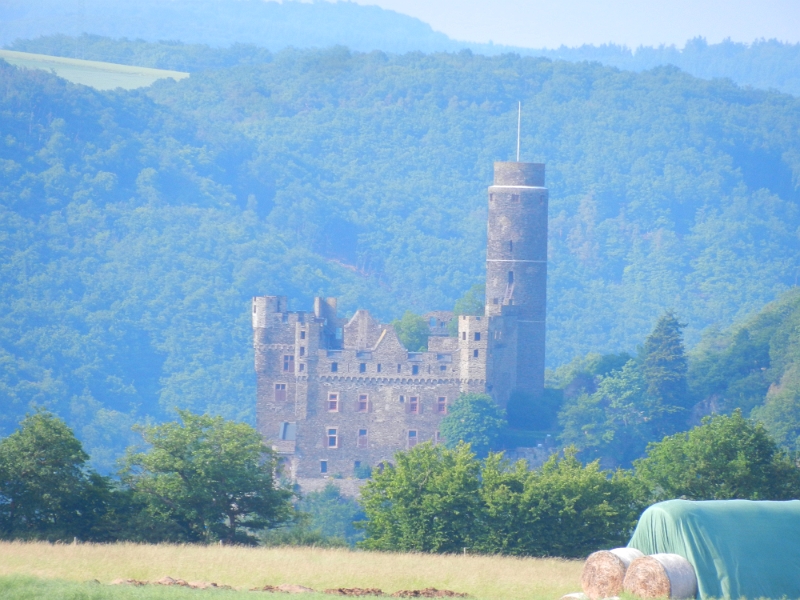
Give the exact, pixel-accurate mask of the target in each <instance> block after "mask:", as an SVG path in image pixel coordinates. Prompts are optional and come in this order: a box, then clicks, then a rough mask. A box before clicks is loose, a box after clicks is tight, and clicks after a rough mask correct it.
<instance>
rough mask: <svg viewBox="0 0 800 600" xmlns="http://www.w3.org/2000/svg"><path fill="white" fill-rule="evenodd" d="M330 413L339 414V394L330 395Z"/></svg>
mask: <svg viewBox="0 0 800 600" xmlns="http://www.w3.org/2000/svg"><path fill="white" fill-rule="evenodd" d="M328 412H339V394H328Z"/></svg>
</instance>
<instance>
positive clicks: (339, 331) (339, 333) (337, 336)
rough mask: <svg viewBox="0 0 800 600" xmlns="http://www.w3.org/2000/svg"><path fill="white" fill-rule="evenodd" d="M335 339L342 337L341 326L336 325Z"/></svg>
mask: <svg viewBox="0 0 800 600" xmlns="http://www.w3.org/2000/svg"><path fill="white" fill-rule="evenodd" d="M336 339H337V340H340V339H342V328H341V327H337V328H336Z"/></svg>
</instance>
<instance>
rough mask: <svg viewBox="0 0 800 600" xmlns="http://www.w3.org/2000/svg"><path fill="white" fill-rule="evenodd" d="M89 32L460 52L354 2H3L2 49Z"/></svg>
mask: <svg viewBox="0 0 800 600" xmlns="http://www.w3.org/2000/svg"><path fill="white" fill-rule="evenodd" d="M84 32H86V33H93V34H98V35H103V36H109V37H127V38H131V39H142V40H147V41H158V40H179V41H181V42H185V43H199V44H208V45H210V46H229V45H231V44H236V43H243V44H255V45H257V46H260V47H264V48H268V49H270V50H280V49H282V48H286V47H287V46H294V47H298V48H308V47H327V46H333V45H337V44H342V45H345V46H348V47H349V48H351V49H353V50H360V51H366V52H368V51H370V50H374V49H379V50H383V51H385V52H409V51H413V50H420V51H423V52H432V51H437V50H456V49H458V48H461V47H462V46H463V45H461V44H458V43H457V42H453V41H452V40H451V39H450V38H448V37H447V36H446V35H444V34H443V33H437V32H435V31H434V30H433V29H431V27H430V25H427V24H425V23H423V22H422V21H420V20H419V19H415V18H413V17H409V16H406V15H401V14H399V13H396V12H394V11H389V10H384V9H382V8H379V7H377V6H361V5H359V4H355V3H351V2H337V3H332V2H314V3H302V2H284V3H277V2H263V1H262V0H159V1H155V0H142V1H137V2H127V1H124V0H63V1H62V0H32V1H31V2H28V1H26V0H8V1H6V2H2V3H0V44H10V43H11V42H13V41H14V40H16V39H20V38H23V39H24V38H33V37H38V36H41V35H51V34H55V33H62V34H68V35H79V34H81V33H84ZM76 52H80V48H76ZM76 58H83V57H81V56H76Z"/></svg>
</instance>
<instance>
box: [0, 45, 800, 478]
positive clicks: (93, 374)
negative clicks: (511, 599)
mask: <svg viewBox="0 0 800 600" xmlns="http://www.w3.org/2000/svg"><path fill="white" fill-rule="evenodd" d="M151 51H152V52H153V53H156V52H157V51H158V48H157V47H155V46H154V47H153V48H151ZM182 52H187V53H191V52H193V50H192V47H185V46H175V47H174V53H175V54H176V55H180V54H181V53H182ZM187 60H188V59H187ZM238 62H241V61H238ZM518 100H521V101H522V105H523V130H522V158H523V160H536V161H542V162H546V163H547V181H548V187H549V188H550V194H551V204H550V267H549V269H550V271H549V273H550V277H549V309H548V311H549V312H548V361H549V364H550V365H551V366H553V367H556V366H558V365H561V364H564V363H567V362H569V361H570V360H571V359H573V358H574V357H576V356H584V355H585V354H586V353H587V352H600V353H610V352H613V353H618V352H621V351H628V352H630V353H632V354H633V353H635V349H636V346H637V345H638V344H641V343H642V342H643V340H644V339H645V337H646V336H647V334H648V333H649V332H650V331H651V330H652V328H653V326H654V324H655V323H656V321H657V319H658V318H659V316H660V315H661V314H662V312H663V311H664V310H665V309H673V310H674V311H675V313H676V314H677V315H678V317H679V318H680V319H681V321H682V322H685V323H686V324H687V326H686V328H685V329H684V330H683V334H684V336H685V339H686V342H687V344H688V345H689V346H690V347H691V346H694V345H695V344H696V343H697V342H698V341H699V340H700V339H701V331H703V330H704V329H706V328H707V327H709V326H712V325H716V326H717V327H718V328H720V330H723V331H725V330H726V328H728V327H729V326H730V325H731V324H732V323H734V322H738V321H741V320H742V319H744V318H745V317H746V316H747V315H749V314H751V313H754V312H755V311H757V310H759V309H760V308H761V307H762V306H763V305H764V304H765V303H767V302H769V301H771V300H772V299H774V298H776V297H777V296H778V294H780V293H781V292H783V291H784V290H786V289H788V288H789V287H791V286H792V285H794V284H795V283H796V278H797V275H798V268H800V265H798V261H799V259H798V257H799V256H800V253H799V252H798V234H797V232H798V226H799V225H800V215H798V210H797V202H798V200H800V192H798V178H799V177H800V148H798V146H797V139H798V137H797V133H798V128H800V101H798V100H797V99H795V98H793V97H791V96H788V95H781V94H778V93H773V92H764V91H756V90H749V89H741V88H739V87H737V86H736V85H734V84H733V83H731V82H727V81H721V80H715V81H703V80H699V79H696V78H693V77H691V76H689V75H687V74H685V73H682V72H681V71H679V70H678V69H676V68H674V67H662V68H657V69H653V70H650V71H645V72H642V73H633V72H620V71H618V70H616V69H613V68H608V67H603V66H601V65H599V64H596V63H595V64H588V63H579V64H572V63H568V62H560V61H555V62H553V61H550V60H546V59H541V58H538V59H537V58H526V57H520V56H516V55H503V56H497V57H485V56H476V55H473V54H471V53H469V52H462V53H459V54H432V55H424V54H420V53H417V54H407V55H403V56H398V55H386V54H383V53H380V52H373V53H369V54H358V53H353V52H350V51H348V50H346V49H345V48H333V49H328V50H313V51H312V50H304V51H301V50H287V51H284V52H281V53H278V54H270V55H265V57H264V62H260V63H256V64H235V65H234V66H230V67H224V68H223V67H222V66H219V67H218V68H213V69H205V70H199V71H196V72H194V73H193V74H192V76H191V77H190V78H189V79H187V80H184V81H181V82H174V81H171V80H170V81H161V82H158V83H157V84H155V85H154V86H153V87H151V88H149V89H146V90H136V91H132V92H123V91H116V92H107V93H100V92H96V91H94V90H91V89H89V88H85V87H80V86H75V85H71V84H67V83H66V82H64V81H63V80H59V79H58V78H56V77H54V76H52V75H50V74H48V73H44V72H34V71H22V70H18V69H16V68H12V67H10V66H8V65H5V64H2V66H0V123H1V124H2V125H1V126H2V129H1V131H2V145H0V170H1V171H2V174H3V175H2V181H3V185H2V188H0V206H1V208H0V210H1V211H2V213H0V214H2V228H0V231H2V237H0V252H1V253H2V257H3V259H2V267H0V268H2V276H0V285H1V286H2V295H0V302H1V303H2V312H1V314H0V360H2V363H3V368H2V370H1V371H0V386H2V389H0V393H2V395H3V399H4V400H3V402H2V405H1V406H2V409H1V412H0V416H1V417H2V427H3V430H4V431H10V430H11V429H13V427H14V425H15V424H16V422H17V420H18V418H19V417H20V415H22V414H23V413H24V412H25V411H26V410H27V409H28V406H29V405H30V403H32V402H33V403H37V404H45V405H48V406H50V407H51V408H52V409H53V410H55V411H56V412H57V413H58V414H60V415H62V416H64V417H65V418H66V419H67V421H68V422H69V424H70V425H71V426H72V427H74V428H75V429H76V431H77V433H78V435H79V436H80V438H81V439H82V440H83V441H84V442H85V444H86V447H87V450H88V452H89V453H90V454H91V456H92V457H93V460H94V462H95V464H96V465H97V466H98V467H100V468H106V469H107V468H110V466H111V465H112V463H113V460H114V458H115V457H116V456H117V453H118V452H119V450H120V449H121V448H123V447H124V446H126V445H127V444H128V443H129V442H130V441H131V440H132V438H131V436H132V434H131V433H129V426H130V424H131V423H133V422H135V421H140V420H142V419H146V418H152V419H155V420H160V419H162V418H164V417H165V416H166V415H168V414H171V411H172V410H173V409H174V408H175V407H179V408H187V409H192V410H195V411H198V412H202V411H206V410H209V411H212V412H214V413H217V414H222V415H225V416H226V417H229V418H237V419H244V420H248V421H252V418H253V412H254V406H255V403H254V383H253V375H252V354H251V349H250V343H251V342H250V324H249V320H248V317H249V314H248V307H249V299H250V297H251V296H253V295H255V294H265V293H272V294H285V295H287V296H289V297H290V298H291V303H292V304H291V306H292V307H293V308H308V307H309V306H310V303H311V299H312V297H313V296H314V295H316V294H324V295H336V296H339V297H340V298H341V304H340V306H341V307H342V310H343V312H345V313H348V312H352V311H353V310H355V308H357V307H365V308H368V309H370V310H372V311H374V313H375V314H376V315H377V316H379V317H380V318H382V319H384V320H389V319H392V318H398V317H400V316H401V315H402V314H403V313H404V311H406V310H412V311H414V312H417V313H421V312H424V311H425V310H430V309H448V308H452V307H453V304H454V302H455V300H456V299H458V298H459V297H460V296H462V294H464V292H466V291H467V290H468V289H469V288H470V287H471V286H473V285H474V284H476V283H480V282H481V280H482V278H483V273H484V266H483V259H484V245H485V220H486V186H487V185H488V184H489V183H490V182H491V169H492V161H494V160H507V159H509V158H511V157H512V153H513V151H514V145H515V133H516V131H515V127H516V107H517V101H518ZM763 393H766V390H764V392H763ZM762 395H763V394H762Z"/></svg>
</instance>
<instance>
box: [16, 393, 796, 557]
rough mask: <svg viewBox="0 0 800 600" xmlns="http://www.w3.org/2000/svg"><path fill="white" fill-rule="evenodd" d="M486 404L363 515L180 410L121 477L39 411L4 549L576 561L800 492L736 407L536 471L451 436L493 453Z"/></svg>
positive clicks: (248, 438)
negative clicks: (221, 550)
mask: <svg viewBox="0 0 800 600" xmlns="http://www.w3.org/2000/svg"><path fill="white" fill-rule="evenodd" d="M486 398H487V397H485V396H483V397H482V396H480V395H472V396H467V395H465V396H462V397H461V398H459V399H458V400H457V401H456V403H455V405H454V407H453V409H454V410H453V412H452V413H451V415H449V416H448V417H447V418H446V421H447V420H448V419H449V421H447V422H445V423H443V431H446V432H447V434H448V435H450V436H451V437H450V438H449V440H448V442H447V444H446V445H432V444H431V443H425V444H421V445H419V446H416V447H415V448H413V449H411V450H409V451H405V452H398V453H397V454H396V455H395V460H394V463H393V464H389V465H386V466H385V467H384V468H383V469H382V470H380V471H378V470H375V471H374V472H373V473H372V478H371V479H370V480H369V481H368V482H367V483H366V485H365V486H364V488H363V491H362V495H361V498H360V499H359V504H358V505H356V504H355V503H354V502H353V501H352V500H348V499H344V498H342V497H341V496H340V495H339V493H338V491H337V490H336V488H335V487H333V486H329V487H328V488H326V489H325V490H323V491H322V492H317V493H313V494H309V495H307V496H306V497H305V498H302V499H301V498H300V497H299V494H298V493H297V491H295V490H293V489H292V488H291V485H290V484H289V482H287V481H286V480H284V479H283V478H282V474H281V470H280V464H279V462H278V460H277V457H276V455H275V454H274V452H273V451H272V450H271V449H270V448H269V447H267V446H266V445H265V444H264V442H263V441H262V439H261V437H260V435H259V434H258V433H257V432H256V431H255V430H254V429H253V428H251V427H250V426H249V425H246V424H242V423H236V422H232V421H227V420H225V419H223V418H222V417H212V416H208V415H195V414H192V413H190V412H188V411H182V412H181V413H180V415H179V417H180V418H179V420H178V421H175V422H169V423H165V424H163V425H157V426H148V427H142V428H140V433H141V434H142V436H143V439H144V441H145V442H146V444H147V447H146V448H145V449H137V448H131V449H129V451H128V452H127V454H126V457H125V460H124V463H123V465H122V468H121V469H120V471H119V474H118V478H116V479H112V478H111V477H107V476H101V475H99V474H98V473H97V472H95V471H93V470H92V469H91V468H90V467H89V466H88V464H87V460H88V456H87V455H86V453H85V452H84V451H83V448H82V447H81V444H80V442H79V441H78V440H77V438H76V437H75V436H74V434H73V433H72V432H71V431H70V429H69V428H68V427H67V425H66V424H65V423H64V422H63V421H62V420H61V419H59V418H58V417H56V416H55V415H53V414H52V413H49V412H47V411H44V410H39V411H36V412H34V413H32V414H30V415H28V416H27V417H26V418H25V419H24V420H23V421H22V423H21V424H20V427H19V429H18V430H17V431H15V432H14V433H12V434H11V435H9V436H8V437H6V438H4V439H2V440H0V538H2V539H7V540H10V539H22V540H36V539H42V540H50V541H57V540H70V541H72V540H76V539H77V540H82V541H95V542H111V541H119V540H133V541H137V542H150V543H156V542H181V543H201V544H209V543H214V542H220V543H225V544H251V545H252V544H259V543H261V544H316V545H345V544H347V543H348V542H349V543H351V544H352V543H353V542H356V543H357V545H358V546H360V547H362V548H365V549H373V550H391V551H421V552H446V553H453V552H461V551H464V550H465V549H467V550H469V551H470V552H473V553H486V554H508V555H518V556H562V557H580V556H585V555H586V554H588V553H590V552H592V551H594V550H597V549H599V548H604V547H609V546H619V545H623V544H624V543H626V541H627V539H628V537H629V536H630V533H631V532H632V530H633V527H634V526H635V524H636V521H637V519H638V516H639V514H640V513H641V511H642V510H643V509H644V508H645V507H646V506H647V505H649V504H651V503H652V502H656V501H659V500H664V499H669V498H678V497H680V498H688V499H696V500H703V499H729V498H745V499H754V500H786V499H790V498H797V497H798V494H800V470H798V467H797V464H796V463H795V461H794V460H793V459H792V458H791V457H790V456H789V455H788V454H787V453H786V452H785V451H783V450H781V449H779V448H778V446H777V445H776V444H775V442H774V441H773V440H772V439H771V438H770V437H769V435H768V434H767V432H766V430H765V429H764V427H763V426H762V425H760V424H756V423H754V422H752V421H749V420H748V419H745V418H744V417H743V416H742V414H741V412H740V411H736V412H735V413H734V414H732V415H730V416H725V415H719V416H716V417H713V418H710V417H709V418H707V419H706V420H705V421H704V423H703V424H702V425H700V426H698V427H695V428H694V429H692V430H691V431H689V432H687V433H679V434H675V435H673V436H668V437H666V438H664V439H663V440H662V441H660V442H656V443H651V444H650V445H649V446H648V449H647V455H646V456H645V457H644V458H641V459H638V460H637V461H636V462H635V463H634V467H633V469H631V470H624V469H616V470H608V469H603V468H602V467H601V466H600V462H599V460H595V461H592V462H590V463H588V464H585V465H584V464H583V463H581V462H580V460H578V458H577V456H576V455H577V449H576V448H574V447H569V448H566V449H564V450H563V452H556V453H554V454H553V455H552V456H551V457H550V459H549V460H548V461H547V462H546V463H545V464H544V465H543V466H542V467H540V468H538V469H534V470H530V469H529V468H528V465H527V463H526V462H525V461H517V462H516V463H511V462H509V461H507V460H506V459H505V458H504V455H503V454H502V453H492V452H489V453H488V454H487V455H485V456H484V457H483V458H481V457H480V456H479V455H476V454H475V452H473V449H472V446H471V444H470V442H469V441H465V440H463V439H458V438H457V437H455V436H456V435H458V432H459V430H460V431H461V432H462V433H463V435H462V436H461V437H465V438H468V439H469V440H471V441H473V442H476V443H477V444H478V445H480V444H481V442H482V441H483V442H486V440H485V439H483V438H482V437H481V436H482V435H484V434H485V431H484V430H481V429H476V427H475V421H474V420H473V421H470V420H469V419H466V420H465V419H464V417H465V416H468V415H469V414H470V413H471V412H472V413H473V414H475V407H476V406H478V407H480V409H479V410H487V409H486V407H485V406H483V405H482V402H484V401H485V399H486ZM489 402H491V400H490V399H489ZM459 428H460V429H459ZM483 449H484V450H485V447H484V448H483ZM306 511H307V512H306ZM314 516H316V517H317V518H318V519H317V523H316V526H315V527H311V526H309V517H312V518H313V517H314ZM359 530H360V533H359Z"/></svg>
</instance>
